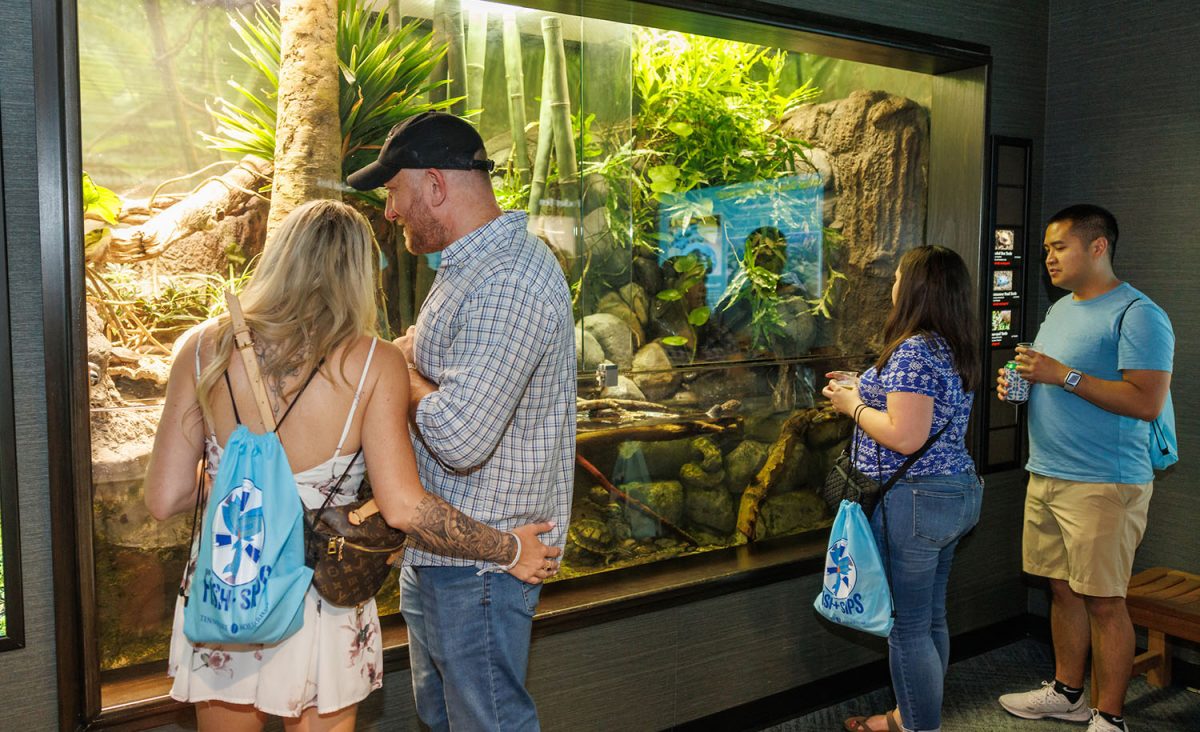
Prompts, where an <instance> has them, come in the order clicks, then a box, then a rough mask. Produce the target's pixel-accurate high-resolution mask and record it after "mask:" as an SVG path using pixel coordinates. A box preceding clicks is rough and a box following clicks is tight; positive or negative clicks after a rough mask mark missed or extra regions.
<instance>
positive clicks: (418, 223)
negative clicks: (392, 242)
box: [404, 201, 450, 254]
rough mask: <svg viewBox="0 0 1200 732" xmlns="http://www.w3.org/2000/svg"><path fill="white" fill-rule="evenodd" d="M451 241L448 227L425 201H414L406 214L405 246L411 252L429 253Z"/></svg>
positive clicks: (439, 249)
mask: <svg viewBox="0 0 1200 732" xmlns="http://www.w3.org/2000/svg"><path fill="white" fill-rule="evenodd" d="M449 243H450V242H449V241H447V233H446V227H445V226H443V225H442V224H440V223H439V222H438V221H437V219H435V218H434V217H433V214H431V213H430V212H429V209H428V208H426V207H425V206H424V204H423V203H421V202H417V201H414V202H413V204H412V205H411V206H409V207H408V211H406V212H405V215H404V248H405V249H407V250H408V251H409V253H410V254H429V253H431V252H437V251H441V250H442V249H443V248H444V247H445V246H446V245H447V244H449Z"/></svg>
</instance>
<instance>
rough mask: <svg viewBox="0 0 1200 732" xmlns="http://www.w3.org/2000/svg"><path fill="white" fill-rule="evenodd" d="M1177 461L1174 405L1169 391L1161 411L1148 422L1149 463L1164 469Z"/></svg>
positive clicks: (1177, 443)
mask: <svg viewBox="0 0 1200 732" xmlns="http://www.w3.org/2000/svg"><path fill="white" fill-rule="evenodd" d="M1177 462H1179V438H1178V437H1176V436H1175V405H1174V404H1172V403H1171V392H1170V391H1168V392H1167V400H1166V401H1165V402H1163V408H1162V411H1161V412H1159V413H1158V416H1157V417H1155V418H1154V421H1153V422H1151V423H1150V464H1151V465H1152V466H1154V469H1155V470H1166V469H1167V468H1169V467H1171V466H1172V465H1174V464H1175V463H1177Z"/></svg>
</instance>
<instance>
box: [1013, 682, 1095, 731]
mask: <svg viewBox="0 0 1200 732" xmlns="http://www.w3.org/2000/svg"><path fill="white" fill-rule="evenodd" d="M1000 706H1002V707H1004V709H1005V711H1007V712H1008V713H1009V714H1013V715H1016V716H1018V717H1020V718H1022V719H1065V720H1068V721H1070V722H1087V721H1088V720H1091V721H1092V724H1093V725H1094V724H1096V722H1095V720H1096V719H1099V720H1100V723H1101V724H1105V725H1108V726H1107V727H1095V728H1094V729H1096V730H1104V731H1105V732H1107V730H1108V729H1109V728H1110V727H1112V725H1109V724H1108V722H1105V721H1104V718H1103V717H1101V716H1099V715H1096V716H1095V717H1093V716H1092V710H1090V709H1088V706H1087V700H1086V699H1085V698H1084V695H1083V694H1080V695H1079V699H1078V700H1077V701H1076V702H1075V703H1074V704H1072V703H1071V702H1070V701H1068V700H1067V697H1065V696H1063V695H1062V694H1059V693H1058V692H1057V691H1055V690H1054V682H1053V681H1043V682H1042V688H1040V689H1034V690H1033V691H1025V692H1021V693H1020V694H1005V695H1004V696H1002V697H1000Z"/></svg>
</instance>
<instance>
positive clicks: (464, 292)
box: [348, 112, 576, 730]
mask: <svg viewBox="0 0 1200 732" xmlns="http://www.w3.org/2000/svg"><path fill="white" fill-rule="evenodd" d="M486 157H487V154H486V151H485V150H484V146H483V140H482V139H481V138H480V137H479V134H478V133H477V132H476V131H475V129H474V128H473V127H471V125H469V124H468V123H466V122H465V121H463V120H462V119H459V118H458V117H454V116H452V115H448V114H443V113H439V112H427V113H424V114H420V115H417V116H415V117H411V118H409V119H407V120H405V121H404V122H401V123H400V124H398V125H396V126H395V127H394V128H393V129H392V131H391V132H390V133H389V134H388V137H387V140H386V141H385V142H384V144H383V147H382V149H381V150H380V152H379V159H378V160H376V162H374V163H371V164H370V165H368V166H366V167H365V168H363V169H362V170H360V171H358V172H356V173H354V174H353V175H351V176H350V177H349V178H348V182H349V184H350V185H351V186H353V187H354V188H357V189H359V190H370V189H374V188H378V187H383V188H385V189H386V190H387V206H386V209H385V215H386V216H387V218H388V220H390V221H395V222H398V223H400V224H402V225H403V226H404V235H405V243H406V246H407V247H408V250H409V251H410V252H412V253H413V254H418V255H421V254H431V253H434V252H440V254H441V259H440V263H439V265H438V273H437V277H436V278H435V279H434V282H433V287H432V288H431V289H430V291H429V296H428V297H427V298H426V300H425V304H424V305H423V306H422V309H421V313H420V316H419V317H418V318H417V324H416V326H415V327H412V328H409V329H408V332H407V333H406V334H405V335H404V336H402V337H401V338H398V339H396V343H397V345H399V346H400V347H401V349H402V350H403V351H404V353H405V355H406V356H407V357H408V360H409V365H410V366H409V368H410V369H411V371H410V376H411V380H410V392H411V399H410V404H409V416H410V418H411V419H412V422H413V424H414V425H415V430H414V434H415V435H416V439H415V440H414V443H415V444H414V447H415V449H416V453H417V465H418V470H419V472H420V475H421V482H422V483H423V484H424V486H425V488H426V489H427V490H429V491H432V492H434V493H437V494H438V495H440V496H441V497H442V498H444V499H446V500H447V501H448V502H450V503H451V504H453V505H454V506H455V507H456V508H458V509H459V510H460V511H462V512H463V513H466V514H467V515H469V516H471V517H472V518H474V519H476V520H478V521H481V522H483V523H485V524H487V525H489V526H492V527H495V528H497V529H501V530H509V529H512V528H514V527H516V526H519V525H521V524H525V523H529V522H530V521H532V520H535V519H536V520H550V521H553V522H555V528H554V530H553V531H551V532H550V535H549V536H548V537H547V538H545V539H544V541H546V543H547V544H551V545H554V546H557V547H559V548H561V547H562V545H563V543H564V539H565V531H566V528H567V521H568V518H569V516H570V510H571V488H572V479H573V466H574V456H575V378H576V365H575V328H574V322H573V318H572V315H571V294H570V289H569V288H568V286H567V282H566V279H565V278H564V276H563V273H562V270H561V269H560V267H559V266H558V263H557V261H556V260H555V258H554V256H553V254H552V253H551V252H550V250H549V248H548V247H547V246H546V245H545V244H544V243H542V242H541V241H540V240H539V239H537V238H536V237H534V236H532V235H531V234H529V232H528V227H527V219H526V215H525V214H524V213H519V212H518V213H505V212H503V211H501V210H500V207H499V205H498V204H497V202H496V197H495V194H494V193H493V192H492V186H491V180H490V178H489V177H488V171H490V170H491V169H492V167H493V163H492V161H490V160H487V159H486ZM447 531H449V532H457V531H460V529H459V528H457V527H453V526H448V527H447ZM404 565H405V566H404V569H403V571H402V573H401V611H402V612H403V613H404V619H405V622H406V623H407V625H408V638H409V657H410V661H411V664H412V676H413V689H414V695H415V697H416V703H417V714H418V715H419V716H420V718H421V720H422V721H423V722H424V723H425V724H427V725H428V726H429V727H430V728H432V729H434V730H446V729H464V730H466V729H470V730H475V729H487V730H533V729H538V720H537V710H536V708H535V707H534V704H533V699H532V698H531V697H530V696H529V693H528V692H527V691H526V690H525V674H526V669H527V666H528V659H529V634H530V628H531V625H532V619H533V613H534V611H535V609H536V608H537V602H538V596H539V593H540V590H541V585H530V584H525V583H523V582H521V581H519V580H517V579H516V578H514V577H512V576H511V575H509V574H507V573H505V571H504V570H505V569H506V567H501V566H498V565H494V564H489V563H486V562H473V561H470V560H464V559H459V558H457V557H450V556H445V555H441V554H437V553H436V552H434V551H432V550H431V549H430V548H428V547H423V546H422V545H421V544H420V543H419V542H417V541H415V540H414V538H413V537H409V543H408V548H407V551H406V552H405V555H404ZM557 569H558V563H557V562H555V561H550V562H548V563H547V566H546V567H545V568H544V569H543V572H544V574H543V578H545V577H549V576H552V575H553V574H554V573H555V572H556V571H557Z"/></svg>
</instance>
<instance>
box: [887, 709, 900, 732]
mask: <svg viewBox="0 0 1200 732" xmlns="http://www.w3.org/2000/svg"><path fill="white" fill-rule="evenodd" d="M883 717H884V719H886V720H887V723H888V732H904V728H903V727H901V726H900V722H899V721H898V720H899V719H900V714H899V712H898V710H896V709H889V710H888V711H886V712H884V714H883Z"/></svg>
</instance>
